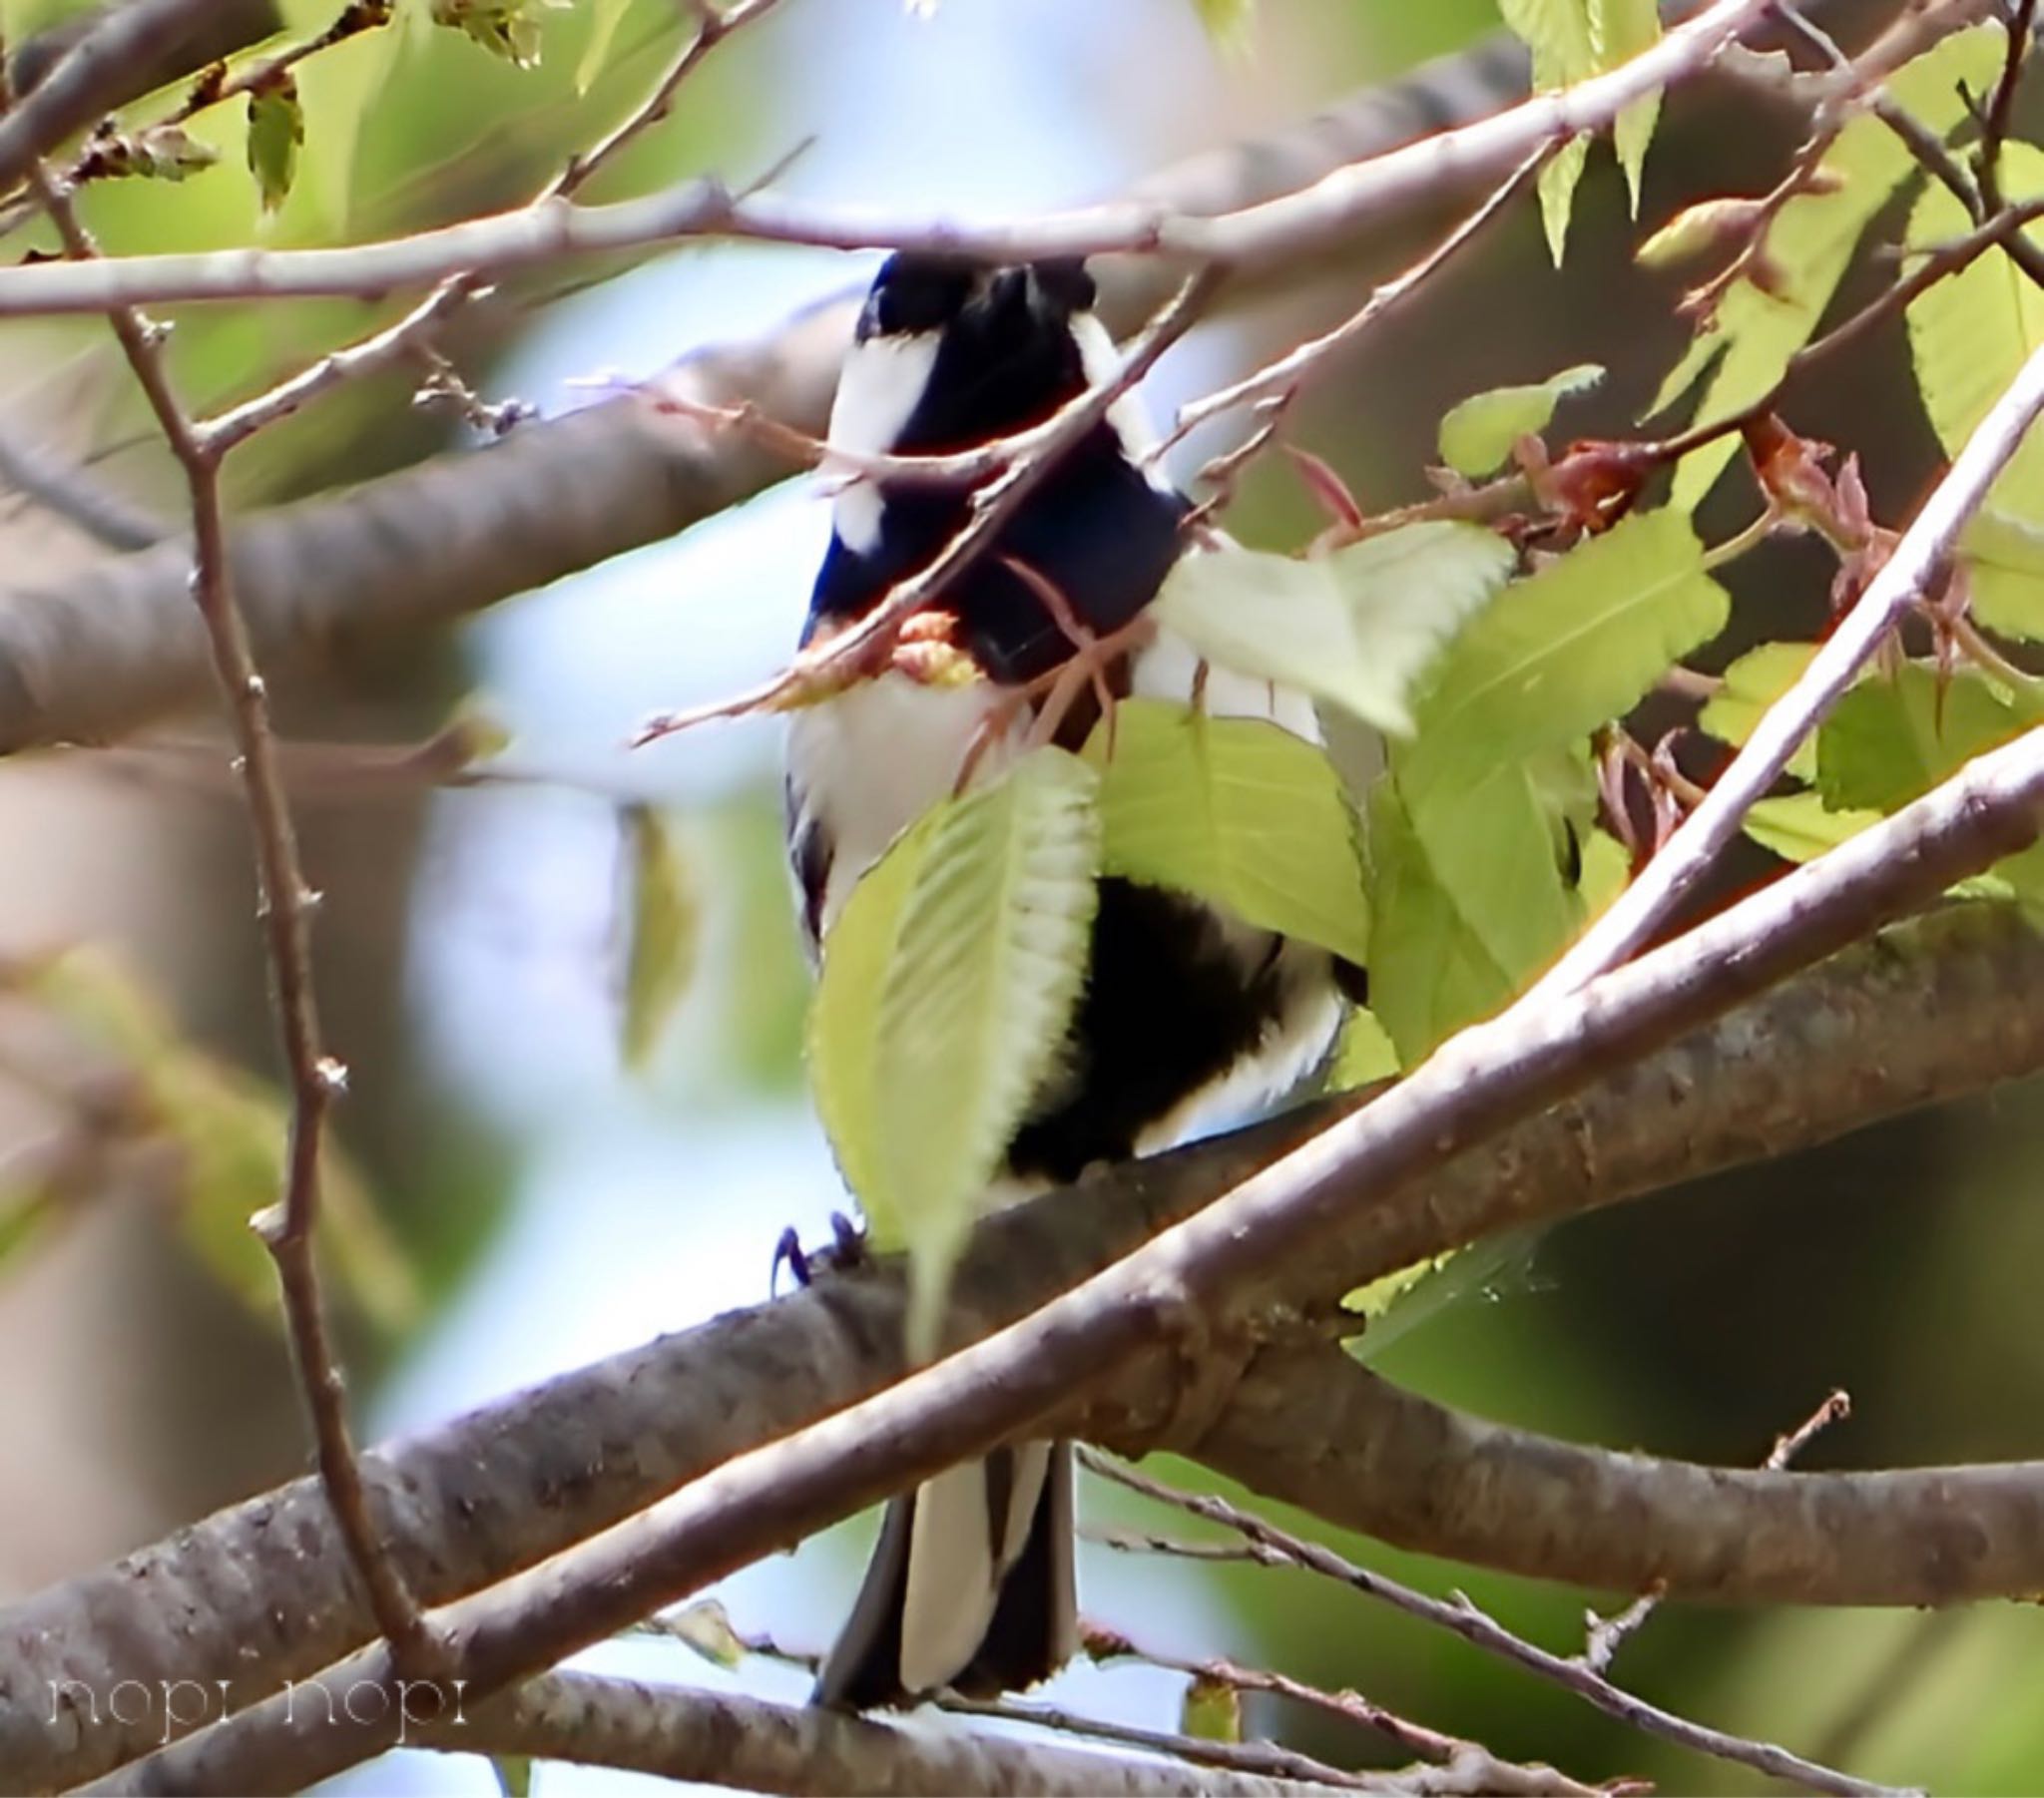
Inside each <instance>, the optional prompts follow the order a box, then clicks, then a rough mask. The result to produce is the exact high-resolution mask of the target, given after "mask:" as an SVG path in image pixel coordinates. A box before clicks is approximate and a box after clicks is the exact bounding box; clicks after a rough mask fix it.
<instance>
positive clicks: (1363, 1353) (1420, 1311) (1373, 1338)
mask: <svg viewBox="0 0 2044 1798" xmlns="http://www.w3.org/2000/svg"><path fill="white" fill-rule="evenodd" d="M1539 1235H1540V1226H1538V1225H1532V1224H1528V1225H1521V1226H1520V1227H1518V1228H1515V1229H1508V1230H1500V1231H1498V1232H1497V1233H1496V1234H1495V1235H1490V1236H1485V1237H1484V1238H1483V1239H1482V1240H1481V1241H1480V1242H1472V1243H1469V1244H1468V1245H1467V1246H1466V1247H1463V1248H1451V1249H1447V1250H1444V1251H1443V1252H1442V1253H1440V1254H1438V1255H1433V1256H1430V1257H1429V1258H1428V1259H1426V1260H1424V1261H1416V1262H1414V1263H1413V1264H1412V1265H1411V1266H1410V1267H1399V1268H1394V1269H1393V1270H1392V1271H1391V1272H1390V1273H1387V1274H1384V1275H1382V1276H1381V1277H1380V1278H1378V1279H1374V1280H1371V1281H1370V1282H1369V1284H1368V1285H1366V1286H1357V1287H1356V1288H1355V1289H1354V1290H1353V1291H1351V1292H1348V1293H1345V1294H1344V1295H1343V1296H1342V1299H1341V1309H1342V1310H1343V1311H1345V1312H1347V1313H1349V1314H1350V1315H1351V1316H1353V1317H1355V1318H1356V1319H1358V1320H1359V1324H1360V1327H1359V1328H1358V1329H1357V1330H1356V1331H1355V1332H1354V1333H1353V1334H1350V1335H1347V1336H1344V1337H1343V1338H1342V1347H1343V1348H1345V1349H1346V1350H1347V1351H1348V1353H1349V1354H1350V1355H1351V1356H1353V1357H1354V1358H1355V1359H1356V1360H1357V1361H1361V1362H1364V1363H1365V1364H1367V1363H1370V1362H1374V1361H1375V1360H1376V1359H1377V1358H1378V1357H1379V1356H1381V1355H1382V1354H1383V1353H1384V1351H1385V1350H1387V1349H1389V1348H1390V1347H1391V1346H1392V1345H1393V1344H1394V1343H1397V1342H1399V1341H1401V1340H1402V1339H1403V1338H1404V1337H1405V1336H1407V1335H1409V1334H1410V1333H1411V1332H1412V1331H1413V1330H1415V1329H1417V1328H1418V1327H1419V1326H1420V1325H1421V1324H1424V1323H1428V1322H1430V1321H1431V1320H1432V1319H1434V1318H1436V1317H1438V1316H1439V1315H1440V1314H1441V1312H1443V1311H1444V1310H1446V1309H1447V1308H1448V1307H1449V1306H1450V1305H1453V1304H1458V1303H1460V1302H1461V1301H1462V1300H1463V1299H1465V1298H1469V1297H1472V1296H1473V1295H1475V1294H1477V1293H1479V1292H1487V1291H1489V1290H1491V1289H1492V1288H1493V1287H1494V1286H1495V1285H1496V1284H1497V1283H1498V1281H1499V1280H1500V1277H1501V1276H1503V1275H1505V1274H1507V1273H1508V1272H1510V1271H1511V1269H1512V1268H1513V1266H1514V1264H1515V1263H1523V1262H1524V1261H1526V1260H1527V1259H1528V1258H1529V1257H1530V1256H1531V1254H1532V1250H1533V1244H1534V1242H1535V1241H1536V1240H1537V1239H1538V1237H1539Z"/></svg>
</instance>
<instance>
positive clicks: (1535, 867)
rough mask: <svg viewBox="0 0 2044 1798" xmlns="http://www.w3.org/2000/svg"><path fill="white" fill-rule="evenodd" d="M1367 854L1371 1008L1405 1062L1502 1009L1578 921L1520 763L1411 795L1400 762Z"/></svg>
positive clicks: (1379, 793) (1379, 798) (1372, 818)
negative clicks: (1471, 779)
mask: <svg viewBox="0 0 2044 1798" xmlns="http://www.w3.org/2000/svg"><path fill="white" fill-rule="evenodd" d="M1369 860H1370V877H1371V879H1370V908H1371V909H1370V944H1369V947H1370V953H1369V962H1368V966H1369V970H1370V1009H1371V1010H1372V1011H1374V1012H1375V1013H1376V1015H1377V1018H1378V1020H1379V1022H1380V1023H1381V1024H1382V1025H1383V1028H1384V1030H1385V1032H1386V1033H1387V1034H1388V1035H1389V1037H1390V1039H1391V1042H1392V1044H1393V1045H1394V1046H1395V1048H1396V1050H1397V1054H1398V1062H1399V1065H1400V1066H1401V1067H1404V1068H1414V1067H1417V1066H1418V1065H1419V1063H1420V1062H1421V1061H1422V1060H1424V1059H1425V1057H1426V1056H1427V1055H1428V1053H1429V1052H1431V1051H1432V1049H1433V1048H1434V1047H1435V1045H1436V1044H1438V1043H1440V1042H1441V1041H1442V1040H1443V1039H1444V1038H1446V1037H1449V1036H1451V1035H1452V1034H1453V1033H1454V1032H1455V1031H1457V1030H1459V1029H1461V1028H1462V1026H1463V1025H1465V1024H1469V1023H1472V1022H1473V1021H1475V1020H1476V1019H1478V1018H1485V1017H1488V1016H1490V1014H1491V1013H1493V1012H1495V1011H1497V1010H1498V1009H1499V1008H1500V1007H1501V1006H1503V1005H1504V1004H1505V1003H1506V1002H1507V1001H1508V1000H1509V999H1511V997H1512V996H1513V994H1514V993H1516V992H1517V991H1518V990H1519V988H1520V987H1521V986H1523V985H1524V984H1525V982H1526V980H1527V979H1528V978H1529V977H1530V976H1531V975H1532V974H1534V973H1535V972H1537V971H1538V970H1539V969H1540V968H1542V967H1544V966H1545V965H1546V964H1547V963H1548V962H1550V961H1551V960H1553V958H1554V957H1555V956H1556V955H1558V954H1559V953H1560V952H1561V950H1562V949H1563V948H1564V947H1565V946H1566V944H1567V943H1568V942H1569V940H1570V939H1571V938H1572V937H1573V936H1574V935H1575V933H1576V931H1577V930H1578V929H1579V928H1580V927H1581V922H1582V908H1581V904H1580V901H1579V900H1578V899H1577V898H1576V896H1575V895H1574V893H1572V892H1571V891H1570V889H1569V887H1568V885H1567V883H1566V881H1565V879H1564V878H1563V871H1562V869H1561V868H1560V867H1559V866H1557V864H1556V860H1555V854H1554V835H1553V818H1552V815H1551V813H1550V811H1549V809H1548V807H1547V806H1546V805H1545V804H1544V803H1543V801H1542V798H1541V795H1540V793H1539V791H1538V790H1537V788H1536V786H1535V784H1534V782H1533V779H1532V777H1531V775H1530V774H1529V773H1528V771H1527V769H1526V768H1525V767H1524V766H1523V765H1519V764H1516V763H1507V764H1503V765H1500V766H1498V767H1495V768H1493V769H1491V770H1489V772H1488V773H1487V774H1485V775H1484V776H1482V777H1480V778H1478V779H1476V780H1474V781H1472V782H1469V783H1466V784H1460V783H1457V784H1435V785H1434V786H1432V787H1431V788H1429V789H1427V790H1426V791H1424V792H1423V793H1422V794H1421V795H1420V796H1419V797H1418V798H1417V799H1416V800H1415V799H1414V798H1413V796H1412V795H1411V794H1410V793H1409V792H1408V791H1407V790H1406V788H1405V783H1404V780H1403V778H1402V774H1400V773H1398V772H1396V771H1394V773H1393V776H1392V777H1390V778H1387V779H1383V780H1380V781H1378V782H1377V784H1376V786H1375V787H1374V788H1373V789H1372V791H1371V793H1370V800H1369Z"/></svg>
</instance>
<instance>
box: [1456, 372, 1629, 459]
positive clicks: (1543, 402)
mask: <svg viewBox="0 0 2044 1798" xmlns="http://www.w3.org/2000/svg"><path fill="white" fill-rule="evenodd" d="M1603 378H1604V370H1603V368H1602V366H1601V365H1600V364H1598V363H1596V362H1579V363H1578V364H1577V365H1576V366H1575V367H1573V368H1564V369H1563V370H1562V371H1561V373H1559V374H1557V375H1550V376H1549V377H1548V378H1547V379H1546V380H1544V381H1539V382H1536V383H1534V384H1533V385H1531V386H1526V387H1493V388H1492V389H1491V390H1490V391H1489V392H1488V393H1476V394H1471V395H1470V397H1469V398H1467V399H1465V400H1462V401H1461V402H1460V403H1459V404H1456V405H1454V406H1451V407H1449V408H1448V411H1447V414H1446V416H1445V417H1443V418H1442V419H1441V429H1440V452H1441V460H1442V461H1443V462H1445V463H1446V464H1447V465H1448V466H1449V467H1450V468H1452V469H1453V470H1454V471H1455V472H1456V473H1457V474H1461V475H1467V476H1468V477H1469V478H1470V479H1471V480H1472V481H1474V480H1480V479H1482V478H1483V477H1484V476H1485V475H1487V474H1490V473H1491V472H1492V471H1493V470H1494V469H1496V468H1498V467H1499V466H1500V465H1501V464H1503V463H1504V462H1505V460H1506V459H1507V458H1508V457H1509V456H1510V455H1511V453H1512V450H1513V448H1514V446H1515V445H1516V444H1517V443H1518V441H1519V439H1520V438H1521V437H1532V436H1538V435H1539V433H1540V432H1542V431H1544V430H1546V429H1547V426H1548V423H1549V421H1550V420H1551V419H1552V418H1553V417H1554V409H1555V407H1556V406H1558V405H1560V404H1561V402H1562V401H1563V400H1564V399H1566V398H1568V397H1569V396H1570V395H1571V394H1576V393H1585V392H1588V391H1589V389H1591V388H1592V387H1594V386H1596V385H1597V383H1598V382H1599V381H1601V380H1603Z"/></svg>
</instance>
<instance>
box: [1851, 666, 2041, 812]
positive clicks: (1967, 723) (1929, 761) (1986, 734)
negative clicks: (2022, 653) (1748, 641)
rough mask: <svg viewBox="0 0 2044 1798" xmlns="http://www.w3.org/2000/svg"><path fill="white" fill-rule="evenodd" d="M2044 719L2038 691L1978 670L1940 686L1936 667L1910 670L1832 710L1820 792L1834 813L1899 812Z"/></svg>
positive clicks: (1861, 686)
mask: <svg viewBox="0 0 2044 1798" xmlns="http://www.w3.org/2000/svg"><path fill="white" fill-rule="evenodd" d="M1940 689H1941V690H1940ZM2040 719H2044V692H2040V691H2039V690H2038V689H2037V688H2034V687H2031V688H2025V689H2023V690H2021V691H2012V690H2011V689H2010V688H2008V687H2007V686H2004V685H2003V684H2001V683H2000V682H1999V681H1997V680H1993V679H1991V678H1989V677H1988V676H1987V675H1985V674H1980V673H1979V672H1978V671H1977V670H1973V669H1956V670H1954V671H1953V672H1952V673H1951V674H1950V675H1949V676H1947V677H1945V678H1943V679H1940V678H1939V675H1938V673H1937V671H1936V670H1935V669H1934V668H1930V667H1927V666H1926V665H1924V664H1922V663H1918V662H1910V663H1905V664H1904V665H1903V666H1902V667H1901V668H1900V669H1898V670H1896V671H1895V674H1894V675H1893V677H1892V678H1886V679H1882V678H1873V679H1866V680H1861V681H1860V682H1859V683H1858V684H1857V685H1856V686H1854V687H1853V688H1852V689H1851V690H1850V691H1849V692H1847V693H1846V694H1845V696H1844V697H1843V698H1841V699H1840V700H1839V701H1838V703H1837V704H1836V705H1835V706H1834V707H1832V710H1831V715H1830V716H1829V717H1828V718H1826V719H1825V720H1824V722H1823V726H1822V728H1821V729H1820V730H1819V731H1818V733H1817V752H1816V769H1817V772H1816V786H1817V791H1818V792H1819V793H1821V794H1822V795H1823V801H1824V803H1825V805H1827V806H1828V807H1830V808H1831V809H1832V810H1833V811H1850V810H1857V809H1866V810H1871V811H1878V812H1889V811H1893V810H1895V809H1896V807H1898V806H1901V805H1906V804H1907V803H1908V802H1909V801H1910V800H1911V799H1915V798H1918V797H1920V796H1921V795H1922V794H1924V793H1926V792H1928V791H1929V790H1930V788H1931V787H1933V786H1935V785H1936V784H1937V783H1938V782H1939V781H1941V780H1943V779H1945V778H1946V777H1947V776H1949V775H1951V774H1953V773H1955V772H1956V771H1957V770H1958V769H1959V768H1960V767H1962V766H1963V765H1964V764H1965V763H1966V762H1968V761H1970V760H1972V758H1973V757H1974V756H1975V755H1978V754H1980V753H1981V752H1982V751H1984V750H1987V749H1992V748H1995V747H1997V746H1998V745H1999V744H2002V743H2005V742H2008V741H2009V740H2010V739H2011V738H2013V737H2017V736H2020V735H2021V734H2022V733H2023V732H2024V731H2025V730H2028V729H2029V728H2030V727H2031V726H2032V725H2034V724H2036V723H2037V722H2038V721H2039V720H2040Z"/></svg>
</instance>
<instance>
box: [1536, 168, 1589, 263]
mask: <svg viewBox="0 0 2044 1798" xmlns="http://www.w3.org/2000/svg"><path fill="white" fill-rule="evenodd" d="M1589 163H1590V141H1589V139H1587V138H1572V139H1570V140H1569V142H1568V143H1566V144H1564V145H1563V146H1562V147H1561V148H1560V149H1559V150H1557V151H1556V152H1555V153H1554V155H1553V156H1551V157H1550V158H1548V161H1547V167H1546V168H1544V169H1543V170H1541V171H1540V181H1539V193H1540V227H1541V229H1542V230H1543V231H1545V232H1546V234H1547V253H1548V254H1549V255H1551V256H1552V257H1554V265H1555V266H1556V267H1557V268H1559V267H1560V266H1561V264H1562V258H1563V257H1564V256H1565V255H1566V254H1567V253H1568V246H1569V221H1570V220H1571V219H1573V218H1574V217H1575V207H1576V189H1577V188H1578V187H1580V186H1581V185H1582V180H1583V171H1584V170H1585V169H1586V168H1588V167H1589Z"/></svg>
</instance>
